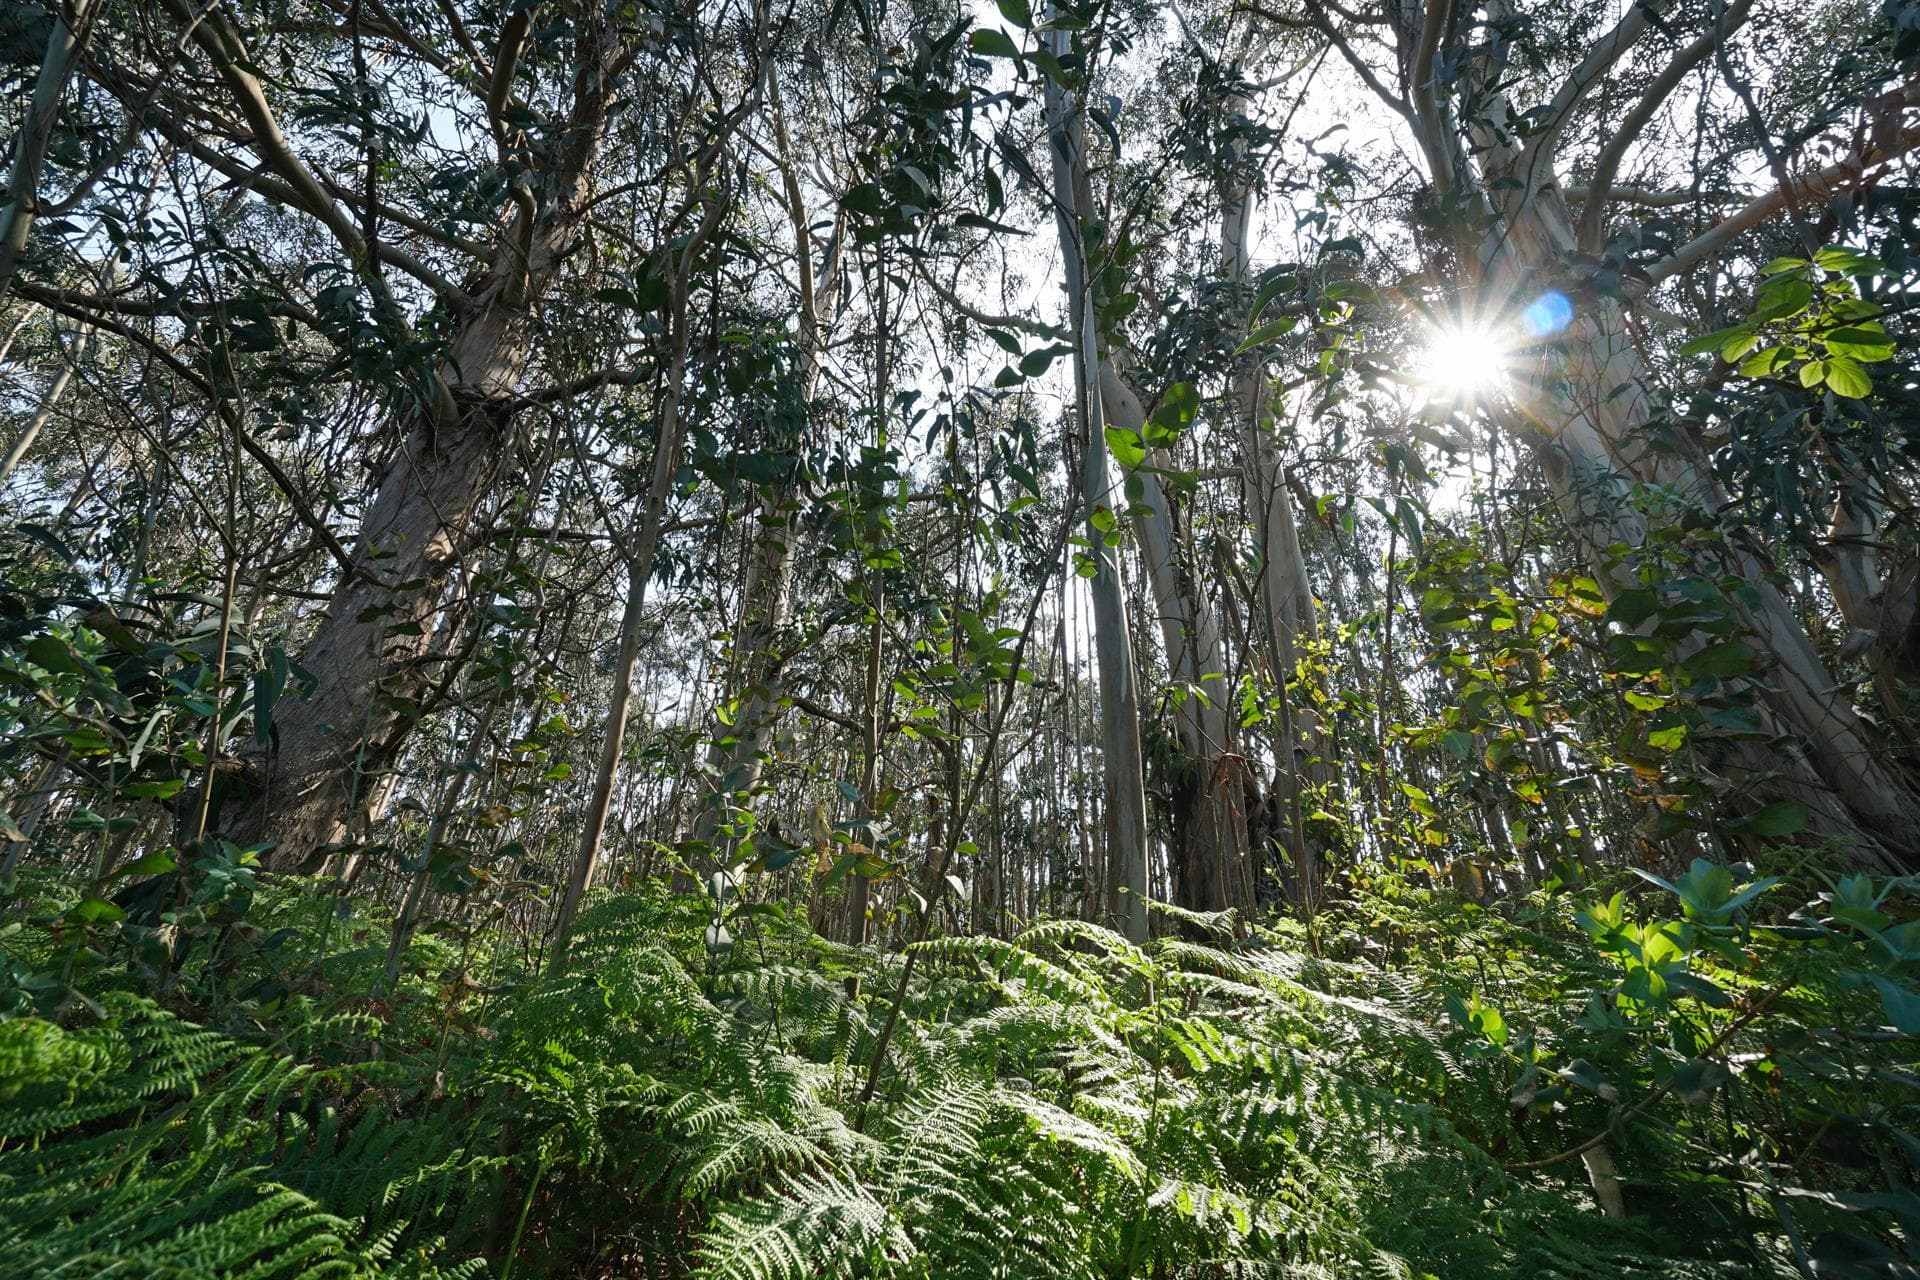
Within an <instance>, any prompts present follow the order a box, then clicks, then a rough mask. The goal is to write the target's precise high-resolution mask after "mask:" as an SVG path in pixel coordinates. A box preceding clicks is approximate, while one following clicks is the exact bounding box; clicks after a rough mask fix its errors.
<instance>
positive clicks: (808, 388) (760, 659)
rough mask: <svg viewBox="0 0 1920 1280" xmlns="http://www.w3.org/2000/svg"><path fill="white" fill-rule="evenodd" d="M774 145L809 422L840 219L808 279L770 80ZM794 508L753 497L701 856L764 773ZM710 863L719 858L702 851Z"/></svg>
mask: <svg viewBox="0 0 1920 1280" xmlns="http://www.w3.org/2000/svg"><path fill="white" fill-rule="evenodd" d="M768 87H769V105H770V106H771V108H772V118H773V127H774V141H775V144H776V147H777V149H778V155H779V164H780V177H781V185H782V188H783V190H784V192H785V194H786V203H787V218H788V221H789V223H790V224H791V226H792V229H793V243H794V263H795V270H796V272H797V274H798V277H799V278H798V279H797V280H796V281H795V289H796V292H797V294H798V297H799V302H800V325H799V335H798V336H799V340H800V346H801V350H802V373H801V379H800V390H801V396H802V402H803V404H804V406H805V408H806V410H807V412H809V413H811V412H812V408H813V402H814V397H815V395H816V394H817V393H818V391H819V386H820V376H821V372H822V370H823V369H824V367H825V363H826V345H827V338H828V335H829V333H831V331H832V329H833V326H834V324H835V322H836V321H837V320H838V318H839V312H840V296H841V294H840V273H841V269H842V263H843V261H844V244H845V221H844V220H845V216H846V215H845V213H844V211H842V213H841V214H840V215H839V217H838V218H837V219H836V221H835V223H834V227H833V231H832V233H831V235H830V238H829V240H828V243H827V248H826V253H825V256H824V258H823V260H822V261H821V264H820V269H819V271H818V272H817V273H816V272H815V270H814V263H813V253H814V247H813V234H812V231H811V222H810V219H809V216H808V212H807V203H806V196H805V189H804V187H803V186H802V184H801V174H800V167H799V164H798V162H797V160H796V158H795V156H794V152H793V142H792V138H791V136H790V135H789V133H788V129H787V119H786V111H785V107H784V105H783V104H782V102H781V99H780V93H779V83H778V80H777V78H776V79H772V80H770V81H769V86H768ZM800 515H801V506H800V502H799V498H798V495H797V494H796V492H795V491H794V489H793V488H792V487H791V486H789V485H787V484H774V485H771V486H769V487H768V488H767V489H766V490H765V492H764V493H763V494H762V497H761V504H760V517H759V534H758V537H757V538H756V540H755V542H754V548H753V553H752V555H751V557H750V558H749V560H748V562H747V574H746V581H745V583H744V584H742V587H741V591H740V616H739V620H738V622H737V624H736V626H735V628H734V636H733V654H734V663H733V668H734V677H733V679H732V680H731V681H730V687H729V689H728V696H729V701H730V702H731V703H732V705H733V708H734V710H733V715H732V718H731V720H730V721H727V722H722V723H719V724H717V725H716V726H715V730H714V735H713V745H712V747H711V748H710V749H709V751H708V754H707V771H708V775H709V777H710V778H711V779H712V784H711V790H710V791H709V792H708V793H707V796H706V802H705V803H704V804H703V805H702V806H701V808H700V811H699V813H698V814H697V815H696V816H695V818H694V829H693V835H694V838H695V839H696V840H699V841H701V842H703V843H705V844H707V845H708V846H712V844H713V842H714V840H715V837H716V836H717V835H718V834H719V832H720V829H721V828H722V827H723V826H726V825H730V824H731V822H732V820H733V814H732V811H733V810H734V808H735V807H737V805H738V802H739V798H740V797H741V796H744V795H748V794H750V793H752V791H753V790H754V788H755V787H757V786H758V785H759V783H760V774H761V771H762V770H763V769H764V768H765V766H766V761H767V756H768V752H769V748H770V746H771V744H772V741H773V733H774V730H775V729H776V728H778V727H779V721H780V717H781V714H782V711H783V708H782V706H781V703H782V702H783V700H784V697H785V695H784V693H783V692H782V689H781V684H780V667H781V664H782V655H781V653H780V648H779V647H780V644H781V642H782V639H783V637H784V635H785V633H786V630H787V626H788V624H789V623H790V622H791V620H792V616H793V575H794V568H795V564H796V562H797V560H798V558H799V552H800V534H801V526H800ZM709 856H710V857H714V858H717V859H718V860H719V861H725V860H726V855H725V853H724V852H722V851H720V850H713V849H711V848H710V852H709Z"/></svg>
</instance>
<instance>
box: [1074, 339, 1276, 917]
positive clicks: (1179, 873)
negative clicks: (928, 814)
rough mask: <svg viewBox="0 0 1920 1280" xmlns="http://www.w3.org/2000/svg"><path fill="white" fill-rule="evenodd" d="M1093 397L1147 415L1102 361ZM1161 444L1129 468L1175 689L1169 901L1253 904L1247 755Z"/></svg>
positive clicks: (1129, 415) (1140, 423)
mask: <svg viewBox="0 0 1920 1280" xmlns="http://www.w3.org/2000/svg"><path fill="white" fill-rule="evenodd" d="M1100 401H1101V407H1102V409H1103V410H1104V412H1105V414H1106V421H1107V422H1108V423H1109V424H1111V425H1113V426H1115V427H1118V428H1120V429H1122V430H1126V431H1132V432H1134V433H1136V434H1139V433H1140V432H1141V431H1142V430H1143V428H1144V426H1145V424H1146V412H1145V409H1144V408H1143V406H1142V405H1141V403H1140V397H1139V396H1138V395H1137V394H1136V393H1135V392H1134V390H1133V388H1132V387H1130V386H1129V385H1127V383H1126V381H1125V380H1124V379H1123V378H1122V377H1121V376H1120V374H1119V373H1118V372H1117V371H1116V370H1115V369H1114V368H1113V367H1112V364H1111V362H1110V361H1102V364H1101V369H1100ZM1172 466H1173V463H1172V460H1171V459H1170V458H1168V457H1166V456H1165V454H1164V452H1163V451H1161V450H1157V449H1156V450H1149V453H1148V457H1147V465H1146V466H1144V467H1142V468H1139V469H1138V470H1136V471H1135V472H1134V473H1133V479H1134V480H1136V481H1137V482H1138V484H1139V486H1140V505H1141V506H1144V507H1146V508H1147V509H1148V512H1149V514H1145V515H1141V516H1139V517H1137V518H1136V519H1135V520H1134V521H1133V529H1134V536H1135V538H1136V539H1137V540H1138V541H1139V544H1140V559H1141V562H1142V564H1143V566H1144V567H1145V569H1146V574H1147V582H1148V585H1149V586H1150V587H1151V589H1152V593H1153V604H1154V613H1155V615H1156V617H1157V618H1158V619H1159V623H1160V638H1161V644H1162V645H1163V647H1164V648H1165V651H1166V656H1167V669H1168V670H1167V674H1168V676H1169V677H1170V678H1171V680H1172V682H1173V683H1174V685H1176V686H1177V691H1176V693H1175V696H1174V706H1173V723H1174V734H1175V737H1176V739H1177V741H1178V742H1179V746H1180V753H1181V755H1182V757H1184V760H1183V764H1184V773H1185V775H1186V776H1185V777H1184V778H1183V779H1182V782H1181V785H1182V786H1183V787H1184V788H1185V790H1186V792H1187V795H1186V797H1185V799H1184V801H1183V802H1182V803H1181V805H1180V815H1181V820H1180V821H1179V822H1177V823H1176V824H1175V828H1176V840H1177V842H1178V844H1179V846H1180V847H1177V848H1175V849H1174V850H1173V851H1172V861H1173V863H1174V867H1175V877H1174V889H1175V900H1176V901H1177V902H1178V903H1179V904H1180V905H1181V906H1183V907H1189V908H1192V909H1193V910H1196V911H1218V910H1221V909H1223V908H1226V907H1240V908H1245V907H1251V906H1252V905H1253V884H1252V878H1251V876H1250V874H1249V868H1248V863H1247V815H1246V811H1245V807H1244V805H1243V804H1242V800H1243V798H1244V796H1245V794H1246V788H1245V774H1246V761H1245V759H1244V758H1243V757H1242V756H1241V754H1240V750H1239V746H1238V744H1237V742H1236V741H1235V735H1234V726H1233V720H1232V717H1231V714H1230V713H1231V710H1232V706H1231V704H1232V694H1233V690H1232V689H1231V688H1230V687H1229V686H1228V683H1227V679H1226V663H1225V658H1224V655H1223V653H1222V648H1221V641H1220V628H1219V625H1218V624H1217V623H1216V621H1215V620H1214V615H1213V605H1212V602H1211V601H1210V600H1209V599H1208V598H1207V596H1206V594H1205V593H1204V592H1203V591H1201V590H1200V589H1199V587H1198V583H1197V582H1196V581H1195V579H1194V574H1193V572H1192V567H1191V565H1190V563H1188V558H1186V557H1183V556H1182V554H1181V552H1182V547H1181V544H1180V539H1179V531H1178V530H1177V529H1176V528H1175V524H1174V519H1175V512H1174V510H1173V507H1172V505H1171V504H1170V503H1169V502H1168V500H1167V495H1166V490H1165V488H1164V487H1163V486H1162V485H1161V483H1160V477H1159V476H1158V475H1157V474H1155V473H1156V471H1164V470H1171V469H1172Z"/></svg>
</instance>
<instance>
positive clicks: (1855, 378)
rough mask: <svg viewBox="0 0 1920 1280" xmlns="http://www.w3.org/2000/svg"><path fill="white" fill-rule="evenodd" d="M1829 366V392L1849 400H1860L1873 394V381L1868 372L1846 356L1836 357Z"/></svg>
mask: <svg viewBox="0 0 1920 1280" xmlns="http://www.w3.org/2000/svg"><path fill="white" fill-rule="evenodd" d="M1826 364H1827V390H1829V391H1831V392H1833V394H1835V395H1837V396H1845V397H1846V398H1847V399H1849V400H1859V399H1863V398H1864V397H1866V396H1869V395H1871V394H1873V379H1872V378H1870V377H1868V376H1867V371H1866V370H1865V369H1862V368H1861V367H1860V365H1859V364H1858V363H1857V362H1856V361H1853V360H1850V359H1848V358H1847V357H1846V356H1835V357H1833V359H1831V360H1829V361H1827V362H1826Z"/></svg>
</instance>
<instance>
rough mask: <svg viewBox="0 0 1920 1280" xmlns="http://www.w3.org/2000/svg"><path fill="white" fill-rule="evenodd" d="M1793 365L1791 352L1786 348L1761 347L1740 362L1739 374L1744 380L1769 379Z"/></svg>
mask: <svg viewBox="0 0 1920 1280" xmlns="http://www.w3.org/2000/svg"><path fill="white" fill-rule="evenodd" d="M1792 363H1793V352H1792V351H1791V350H1789V349H1788V348H1786V347H1782V346H1772V347H1762V348H1760V350H1758V351H1756V352H1754V353H1753V354H1752V355H1750V356H1748V357H1747V358H1746V359H1745V360H1742V361H1741V362H1740V374H1741V376H1742V377H1746V378H1771V377H1772V376H1773V375H1774V374H1776V373H1779V372H1780V371H1781V370H1782V369H1784V368H1786V367H1787V366H1788V365H1790V364H1792Z"/></svg>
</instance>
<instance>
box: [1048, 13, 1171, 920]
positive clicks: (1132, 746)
mask: <svg viewBox="0 0 1920 1280" xmlns="http://www.w3.org/2000/svg"><path fill="white" fill-rule="evenodd" d="M1047 39H1048V41H1049V43H1051V44H1052V45H1053V52H1054V56H1055V57H1065V56H1066V55H1067V54H1069V53H1070V52H1071V47H1070V46H1071V43H1072V40H1071V36H1070V34H1069V33H1067V32H1064V31H1049V32H1048V33H1047ZM1045 109H1046V120H1047V138H1048V144H1049V147H1048V149H1049V150H1050V151H1051V152H1052V160H1053V208H1054V222H1055V224H1056V226H1057V227H1058V229H1059V235H1060V252H1061V256H1062V257H1063V258H1064V259H1065V267H1066V285H1067V308H1068V313H1069V316H1070V318H1071V329H1072V333H1073V337H1074V344H1075V348H1076V350H1075V358H1074V390H1075V393H1076V396H1077V398H1078V412H1077V414H1076V421H1077V422H1078V424H1079V427H1080V431H1081V433H1082V439H1083V440H1084V442H1085V450H1084V457H1083V459H1082V466H1081V476H1080V485H1081V496H1082V500H1083V501H1084V502H1085V503H1086V508H1087V542H1088V548H1087V555H1088V557H1089V559H1090V560H1091V561H1092V565H1093V576H1092V578H1091V579H1090V580H1089V581H1088V584H1087V585H1088V589H1089V592H1090V594H1091V595H1092V597H1093V616H1094V651H1095V656H1096V659H1097V663H1096V665H1097V667H1098V669H1099V675H1100V745H1101V751H1102V755H1103V757H1104V759H1103V764H1104V765H1105V769H1104V774H1105V788H1104V789H1105V792H1106V799H1107V831H1108V845H1107V856H1108V859H1109V862H1110V864H1111V866H1112V879H1113V887H1114V890H1115V901H1114V903H1113V910H1114V914H1115V915H1116V917H1117V918H1118V919H1119V921H1120V924H1121V928H1122V931H1123V932H1124V933H1125V934H1126V935H1127V936H1128V937H1129V938H1131V939H1132V940H1134V941H1135V942H1144V941H1146V938H1147V904H1146V896H1147V893H1148V890H1149V885H1148V883H1147V796H1146V771H1145V768H1144V764H1143V762H1142V759H1141V751H1140V691H1139V688H1138V685H1137V684H1136V682H1135V672H1134V663H1133V639H1132V636H1131V634H1130V632H1129V628H1128V623H1127V603H1126V584H1125V583H1124V582H1122V581H1121V578H1120V558H1119V556H1118V555H1116V554H1115V551H1114V548H1113V547H1111V546H1109V545H1108V544H1107V537H1108V533H1109V531H1110V530H1112V529H1113V528H1114V524H1115V519H1116V515H1115V513H1116V511H1117V510H1118V509H1120V507H1121V504H1122V503H1123V502H1124V498H1122V497H1121V495H1120V494H1119V492H1118V490H1116V488H1115V487H1114V483H1113V476H1112V469H1111V467H1110V465H1109V463H1108V460H1107V444H1106V437H1105V433H1104V430H1103V425H1104V423H1105V421H1106V415H1105V413H1104V412H1103V410H1102V404H1101V395H1100V350H1099V335H1098V332H1097V330H1098V313H1097V311H1096V308H1095V304H1094V293H1093V282H1092V279H1091V276H1090V272H1089V270H1088V264H1087V256H1086V241H1085V239H1084V237H1083V234H1082V230H1083V228H1084V226H1085V225H1086V223H1087V222H1088V220H1090V219H1091V218H1092V216H1093V210H1092V200H1091V199H1090V197H1089V194H1088V182H1087V147H1086V122H1085V120H1084V118H1083V117H1082V115H1081V112H1080V107H1079V104H1078V103H1077V102H1076V101H1075V100H1074V98H1073V95H1072V94H1070V93H1068V92H1067V91H1066V89H1064V88H1063V87H1061V86H1060V85H1059V84H1058V83H1056V82H1055V81H1054V80H1052V79H1051V78H1049V79H1048V81H1047V86H1046V102H1045ZM1102 526H1105V527H1104V528H1103V527H1102Z"/></svg>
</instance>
